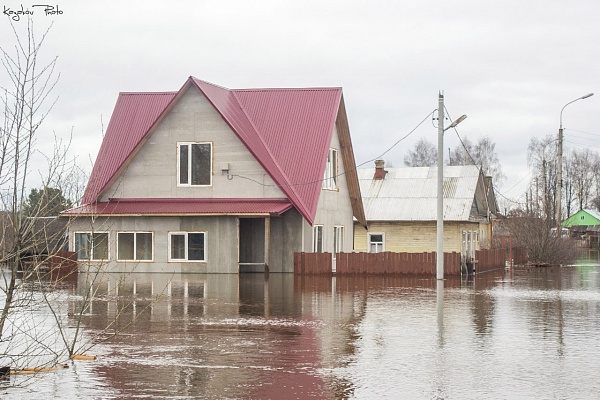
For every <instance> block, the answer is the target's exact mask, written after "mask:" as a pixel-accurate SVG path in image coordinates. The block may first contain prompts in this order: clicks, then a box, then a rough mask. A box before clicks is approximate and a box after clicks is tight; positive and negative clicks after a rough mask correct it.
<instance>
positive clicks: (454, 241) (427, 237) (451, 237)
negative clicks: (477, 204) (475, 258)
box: [354, 221, 491, 253]
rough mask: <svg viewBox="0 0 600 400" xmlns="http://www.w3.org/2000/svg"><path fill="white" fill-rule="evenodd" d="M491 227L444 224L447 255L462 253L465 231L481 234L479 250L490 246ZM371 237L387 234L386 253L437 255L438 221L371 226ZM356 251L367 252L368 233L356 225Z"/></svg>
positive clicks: (465, 223)
mask: <svg viewBox="0 0 600 400" xmlns="http://www.w3.org/2000/svg"><path fill="white" fill-rule="evenodd" d="M490 229H491V228H490V225H489V224H479V223H476V222H444V252H453V251H455V252H458V253H460V251H461V240H462V232H463V231H477V232H478V236H479V238H478V241H479V243H478V249H481V248H484V247H488V244H489V243H490ZM368 232H369V233H383V234H385V241H384V243H385V244H384V249H385V251H393V252H397V253H423V252H434V251H436V240H437V233H436V232H437V226H436V222H435V221H425V222H418V221H406V222H404V221H402V222H373V221H371V222H369V231H368ZM354 250H355V251H359V252H361V251H362V252H367V251H368V249H367V230H365V229H364V228H363V227H362V226H360V225H358V224H355V225H354Z"/></svg>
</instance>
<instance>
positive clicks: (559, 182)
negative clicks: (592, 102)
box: [556, 93, 594, 237]
mask: <svg viewBox="0 0 600 400" xmlns="http://www.w3.org/2000/svg"><path fill="white" fill-rule="evenodd" d="M593 95H594V93H588V94H586V95H585V96H581V97H578V98H576V99H575V100H573V101H570V102H568V103H567V104H565V105H564V106H563V108H562V109H561V110H560V127H559V128H558V171H557V172H556V181H557V182H556V186H557V190H556V234H557V235H558V237H561V229H560V222H561V209H562V207H561V206H562V202H561V196H562V159H563V126H562V114H563V111H564V110H565V107H566V106H568V105H569V104H571V103H575V102H576V101H578V100H583V99H587V98H588V97H592V96H593Z"/></svg>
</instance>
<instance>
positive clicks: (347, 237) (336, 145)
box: [304, 128, 355, 253]
mask: <svg viewBox="0 0 600 400" xmlns="http://www.w3.org/2000/svg"><path fill="white" fill-rule="evenodd" d="M330 147H331V148H333V149H336V150H337V151H338V177H337V178H338V179H337V186H338V190H327V189H324V190H321V195H320V197H319V204H318V208H317V214H316V216H315V222H314V224H315V225H323V250H324V251H325V252H330V253H331V252H333V228H334V226H343V227H344V244H343V245H344V249H343V250H344V252H350V251H352V248H353V243H354V239H353V236H354V235H353V225H354V222H353V216H352V215H353V213H352V204H351V203H350V195H349V192H348V183H347V182H346V174H343V173H342V172H343V171H345V170H346V166H345V165H344V162H343V160H342V156H341V148H340V141H339V138H338V133H337V129H335V128H334V131H333V137H332V139H331V146H330ZM348 168H355V166H354V165H350V166H348ZM304 232H305V239H304V251H306V252H312V251H313V249H312V240H313V239H312V227H310V226H308V224H307V225H306V226H305V230H304Z"/></svg>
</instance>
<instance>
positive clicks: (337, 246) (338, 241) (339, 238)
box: [333, 225, 345, 258]
mask: <svg viewBox="0 0 600 400" xmlns="http://www.w3.org/2000/svg"><path fill="white" fill-rule="evenodd" d="M344 231H345V229H344V226H343V225H335V226H334V227H333V257H334V258H335V255H336V254H337V253H341V252H343V251H344Z"/></svg>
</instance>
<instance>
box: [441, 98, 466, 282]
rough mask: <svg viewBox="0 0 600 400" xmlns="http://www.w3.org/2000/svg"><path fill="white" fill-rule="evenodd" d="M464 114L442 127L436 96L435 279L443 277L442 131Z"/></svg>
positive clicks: (442, 111) (461, 118)
mask: <svg viewBox="0 0 600 400" xmlns="http://www.w3.org/2000/svg"><path fill="white" fill-rule="evenodd" d="M465 118H467V116H466V115H462V116H460V117H459V118H458V119H457V120H455V121H454V122H452V123H451V124H450V126H449V127H447V128H446V129H444V95H443V94H442V93H441V92H440V94H439V97H438V152H437V253H436V275H437V279H438V280H441V279H444V131H446V130H448V129H450V128H454V127H455V126H456V125H458V124H460V123H461V122H462V121H463V120H464V119H465Z"/></svg>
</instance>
